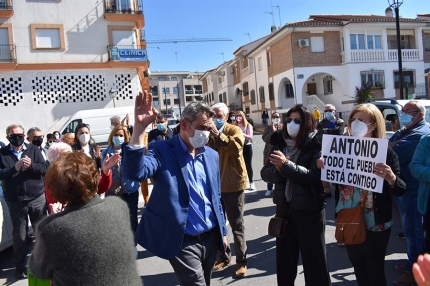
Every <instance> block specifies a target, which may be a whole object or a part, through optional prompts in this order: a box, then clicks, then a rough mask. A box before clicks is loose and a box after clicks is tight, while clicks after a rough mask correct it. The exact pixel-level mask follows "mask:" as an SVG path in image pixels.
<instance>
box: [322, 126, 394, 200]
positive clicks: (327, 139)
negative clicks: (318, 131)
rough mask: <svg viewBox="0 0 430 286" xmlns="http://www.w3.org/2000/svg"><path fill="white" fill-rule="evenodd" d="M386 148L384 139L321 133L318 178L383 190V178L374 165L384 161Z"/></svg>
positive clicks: (372, 189)
mask: <svg viewBox="0 0 430 286" xmlns="http://www.w3.org/2000/svg"><path fill="white" fill-rule="evenodd" d="M387 148H388V140H387V139H379V138H363V137H352V136H335V135H326V134H324V135H323V141H322V159H323V163H324V169H322V170H321V180H323V181H328V182H332V183H337V184H342V185H348V186H355V187H359V188H362V189H364V190H369V191H372V192H378V193H382V187H383V183H384V179H383V178H381V177H379V176H377V175H375V174H373V167H374V166H375V165H376V163H385V161H386V158H387Z"/></svg>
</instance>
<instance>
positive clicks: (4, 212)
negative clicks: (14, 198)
mask: <svg viewBox="0 0 430 286" xmlns="http://www.w3.org/2000/svg"><path fill="white" fill-rule="evenodd" d="M1 184H2V183H1V181H0V221H1V222H2V224H1V228H0V251H3V250H5V249H6V248H8V247H9V246H11V245H12V221H11V219H10V216H9V209H8V207H7V204H6V201H5V200H4V196H3V189H2V186H1Z"/></svg>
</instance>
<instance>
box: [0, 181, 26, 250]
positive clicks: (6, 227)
mask: <svg viewBox="0 0 430 286" xmlns="http://www.w3.org/2000/svg"><path fill="white" fill-rule="evenodd" d="M0 221H1V227H0V252H1V251H3V250H5V249H6V248H8V247H9V246H12V220H11V219H10V215H9V208H8V207H7V204H6V201H5V199H4V196H3V188H2V181H1V180H0ZM32 233H33V228H32V227H31V224H30V219H29V222H28V234H32Z"/></svg>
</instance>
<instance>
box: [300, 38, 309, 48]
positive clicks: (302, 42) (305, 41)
mask: <svg viewBox="0 0 430 286" xmlns="http://www.w3.org/2000/svg"><path fill="white" fill-rule="evenodd" d="M298 42H299V48H305V47H309V39H299V40H298Z"/></svg>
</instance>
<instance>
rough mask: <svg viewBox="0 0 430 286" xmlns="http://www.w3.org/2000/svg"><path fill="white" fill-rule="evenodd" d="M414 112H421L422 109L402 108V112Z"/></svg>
mask: <svg viewBox="0 0 430 286" xmlns="http://www.w3.org/2000/svg"><path fill="white" fill-rule="evenodd" d="M413 112H421V110H410V109H406V110H404V109H402V113H406V114H409V113H413Z"/></svg>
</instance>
